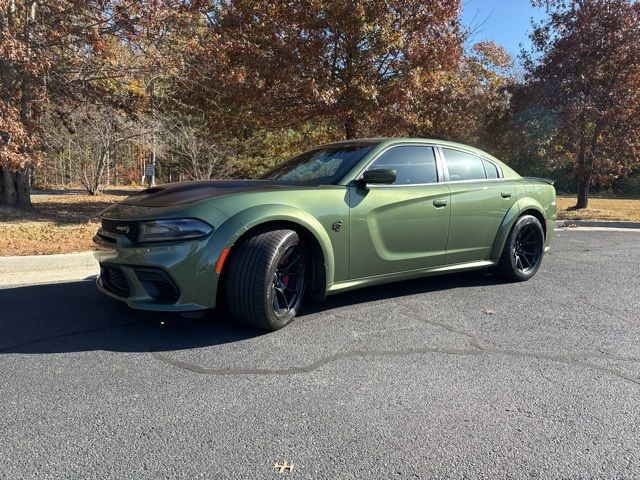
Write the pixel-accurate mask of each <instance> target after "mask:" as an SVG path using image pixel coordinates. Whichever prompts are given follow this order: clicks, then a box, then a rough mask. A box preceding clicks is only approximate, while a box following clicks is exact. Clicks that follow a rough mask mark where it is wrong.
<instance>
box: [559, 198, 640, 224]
mask: <svg viewBox="0 0 640 480" xmlns="http://www.w3.org/2000/svg"><path fill="white" fill-rule="evenodd" d="M557 202H558V219H559V220H610V221H623V222H640V199H629V198H600V197H592V198H590V199H589V208H585V209H582V210H573V209H572V207H573V206H574V205H575V204H576V197H566V196H562V197H558V199H557Z"/></svg>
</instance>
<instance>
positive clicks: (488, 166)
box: [482, 159, 500, 178]
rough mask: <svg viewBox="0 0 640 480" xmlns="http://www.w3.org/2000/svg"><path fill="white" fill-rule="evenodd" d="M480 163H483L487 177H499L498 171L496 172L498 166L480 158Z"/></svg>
mask: <svg viewBox="0 0 640 480" xmlns="http://www.w3.org/2000/svg"><path fill="white" fill-rule="evenodd" d="M482 163H484V171H485V172H486V174H487V178H500V173H498V167H496V166H495V165H494V164H493V163H491V162H487V161H486V160H484V159H482Z"/></svg>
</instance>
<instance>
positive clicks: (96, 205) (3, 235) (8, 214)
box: [0, 190, 133, 256]
mask: <svg viewBox="0 0 640 480" xmlns="http://www.w3.org/2000/svg"><path fill="white" fill-rule="evenodd" d="M132 193H133V192H132V191H131V190H110V191H107V192H106V193H105V194H104V195H97V196H91V195H85V194H83V193H78V192H67V191H64V192H62V191H61V192H55V191H53V192H48V193H46V194H43V195H32V196H31V201H32V203H33V206H34V210H33V211H31V212H26V213H25V212H22V211H17V210H8V209H0V255H2V256H12V255H45V254H53V253H73V252H83V251H87V250H93V249H94V247H93V241H92V238H93V236H94V235H95V233H96V231H97V230H98V227H99V226H100V218H99V214H100V212H101V211H102V210H104V209H105V208H107V207H108V206H109V205H111V204H112V203H115V202H118V201H120V200H123V199H124V198H126V197H127V196H129V195H131V194H132Z"/></svg>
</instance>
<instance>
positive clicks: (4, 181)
mask: <svg viewBox="0 0 640 480" xmlns="http://www.w3.org/2000/svg"><path fill="white" fill-rule="evenodd" d="M533 2H534V4H535V5H537V6H538V7H540V8H542V9H545V10H546V11H547V13H548V16H547V19H546V20H545V21H543V22H542V23H540V24H539V25H535V26H534V28H533V29H532V32H531V36H532V40H533V51H532V52H528V53H526V54H525V55H524V56H523V58H522V59H520V66H518V65H517V62H516V61H514V59H513V58H512V57H511V56H510V55H508V54H507V53H506V52H505V50H504V49H502V48H501V47H500V46H498V45H496V44H495V43H493V42H491V41H479V42H475V43H474V42H473V41H472V39H470V38H469V31H468V30H466V29H465V27H463V26H462V24H461V21H460V12H461V2H460V0H349V1H329V0H298V1H284V0H271V1H265V0H223V1H220V0H141V1H136V2H123V1H121V0H82V1H80V0H48V1H46V2H45V1H41V0H0V206H14V207H20V208H29V206H30V202H29V188H30V186H31V184H32V182H33V181H35V182H40V183H54V184H73V183H82V184H83V185H84V186H85V187H86V189H87V190H88V191H89V192H90V193H98V192H99V191H100V188H101V186H102V185H103V184H104V183H117V182H123V181H127V182H134V181H135V179H136V174H135V173H132V172H141V171H142V170H143V169H144V165H145V164H147V163H150V162H151V163H155V162H156V160H157V163H158V165H157V166H158V169H157V172H158V175H159V178H160V180H161V181H176V180H185V179H204V178H220V177H226V176H241V175H253V174H256V173H259V172H260V171H261V170H263V169H264V168H267V167H269V166H270V165H272V164H273V163H275V162H278V161H281V160H282V159H283V158H285V157H287V156H289V155H291V154H294V153H296V152H297V151H299V150H301V149H304V148H307V147H309V146H311V145H313V144H317V143H322V142H328V141H334V140H339V139H344V138H353V137H363V136H396V135H397V136H402V135H412V136H429V137H438V138H444V139H450V140H457V141H462V142H465V143H470V144H473V145H477V146H480V147H483V148H485V149H487V150H489V151H491V152H493V153H496V154H498V155H500V156H501V157H502V158H504V159H505V160H506V161H507V162H509V163H512V164H514V165H515V166H516V167H517V168H519V169H520V170H521V171H522V172H524V173H536V174H544V175H547V176H554V177H556V178H557V179H559V180H560V183H561V184H562V183H563V182H565V183H566V184H567V185H569V188H576V189H577V190H578V191H579V192H580V200H579V205H578V206H580V207H584V206H586V205H587V199H588V192H589V188H590V187H593V186H596V187H599V188H608V187H610V186H611V185H613V184H615V183H616V182H617V181H619V179H620V178H623V177H625V176H627V175H630V174H633V172H634V171H636V170H637V169H638V165H639V164H640V161H639V158H640V153H639V151H638V149H639V145H640V93H639V92H640V73H639V72H640V38H639V36H640V19H639V16H640V14H639V9H640V7H639V6H638V3H637V2H633V1H631V0H533ZM518 70H520V71H524V74H518V73H517V72H518ZM123 172H127V173H126V175H125V174H124V173H123Z"/></svg>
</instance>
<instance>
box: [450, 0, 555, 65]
mask: <svg viewBox="0 0 640 480" xmlns="http://www.w3.org/2000/svg"><path fill="white" fill-rule="evenodd" d="M531 17H534V18H535V19H537V20H539V19H540V18H542V17H543V10H542V9H539V8H533V7H532V6H531V2H530V1H529V0H463V7H462V21H463V22H464V24H465V25H467V26H469V27H471V28H473V29H474V30H475V34H474V37H473V38H472V39H471V42H472V43H476V42H478V41H481V40H493V41H495V42H496V43H497V44H499V45H502V46H503V47H504V48H506V49H507V51H508V52H509V53H511V54H512V55H513V56H514V57H517V56H518V54H519V53H520V46H519V44H520V43H522V44H523V45H524V46H525V47H527V48H528V47H529V46H530V42H529V38H528V34H529V32H530V31H531V21H530V20H531Z"/></svg>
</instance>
